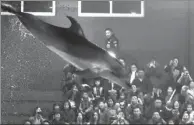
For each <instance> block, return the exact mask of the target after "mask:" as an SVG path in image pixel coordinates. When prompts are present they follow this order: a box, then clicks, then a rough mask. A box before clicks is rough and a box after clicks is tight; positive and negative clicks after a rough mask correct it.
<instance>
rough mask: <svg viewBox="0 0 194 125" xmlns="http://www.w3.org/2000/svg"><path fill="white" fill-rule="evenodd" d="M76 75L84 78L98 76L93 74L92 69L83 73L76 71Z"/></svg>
mask: <svg viewBox="0 0 194 125" xmlns="http://www.w3.org/2000/svg"><path fill="white" fill-rule="evenodd" d="M73 73H74V74H76V75H78V76H80V77H83V78H96V77H98V75H97V74H96V73H95V72H92V71H91V70H90V69H85V70H83V71H75V72H73Z"/></svg>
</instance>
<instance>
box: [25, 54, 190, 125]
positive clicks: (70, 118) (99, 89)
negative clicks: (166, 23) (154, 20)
mask: <svg viewBox="0 0 194 125" xmlns="http://www.w3.org/2000/svg"><path fill="white" fill-rule="evenodd" d="M145 67H146V68H139V67H138V66H137V65H136V64H131V65H130V68H129V69H130V71H129V73H128V77H127V80H126V84H127V85H128V86H129V87H130V89H125V88H122V87H121V86H119V85H117V84H115V83H111V82H110V81H108V80H106V79H102V78H95V79H84V78H81V77H79V76H76V75H74V74H73V71H74V70H76V69H75V68H74V67H73V66H71V65H67V66H66V67H65V68H64V75H65V80H64V82H63V83H64V85H63V89H62V91H63V92H64V96H65V100H64V102H63V104H54V105H53V111H52V112H51V113H50V115H49V116H43V115H42V109H41V107H37V108H36V110H35V114H34V115H33V116H32V117H30V118H29V119H28V120H27V121H26V122H25V124H26V125H27V124H29V125H30V124H43V125H47V124H80V125H82V124H88V125H89V124H194V107H193V106H194V82H193V79H192V78H191V76H190V74H189V71H188V70H187V69H186V67H185V66H183V65H181V64H179V60H178V59H177V58H174V59H172V60H171V61H170V62H169V63H168V64H167V65H165V66H161V65H160V64H159V63H158V62H157V61H156V60H154V59H153V60H152V61H150V63H148V65H146V66H145ZM161 67H162V68H161Z"/></svg>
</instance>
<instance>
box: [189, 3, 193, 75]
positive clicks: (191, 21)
mask: <svg viewBox="0 0 194 125" xmlns="http://www.w3.org/2000/svg"><path fill="white" fill-rule="evenodd" d="M189 7H190V13H189V19H190V20H189V23H190V24H189V27H190V28H189V29H190V30H189V33H190V35H189V40H190V52H189V53H190V55H189V56H190V65H191V67H190V69H191V72H192V76H193V77H192V78H194V55H193V54H194V1H190V5H189Z"/></svg>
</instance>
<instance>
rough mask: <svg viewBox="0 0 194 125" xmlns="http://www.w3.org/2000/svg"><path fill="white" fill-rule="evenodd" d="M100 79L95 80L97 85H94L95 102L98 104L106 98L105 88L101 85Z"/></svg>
mask: <svg viewBox="0 0 194 125" xmlns="http://www.w3.org/2000/svg"><path fill="white" fill-rule="evenodd" d="M100 84H101V83H100V80H96V81H95V86H94V87H93V95H94V98H95V100H94V104H98V103H99V100H103V101H104V100H105V98H104V89H103V87H102V86H101V85H100Z"/></svg>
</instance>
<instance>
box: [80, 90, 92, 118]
mask: <svg viewBox="0 0 194 125" xmlns="http://www.w3.org/2000/svg"><path fill="white" fill-rule="evenodd" d="M92 109H93V105H92V101H91V100H90V98H89V96H88V93H87V92H84V93H83V97H82V100H81V103H80V107H79V110H80V112H81V113H82V115H83V120H84V122H89V121H90V119H91V116H92Z"/></svg>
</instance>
